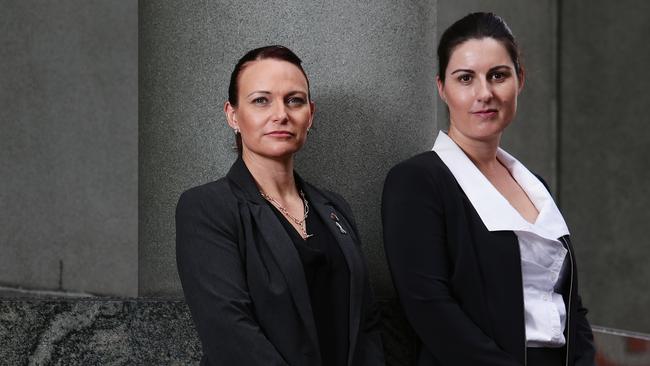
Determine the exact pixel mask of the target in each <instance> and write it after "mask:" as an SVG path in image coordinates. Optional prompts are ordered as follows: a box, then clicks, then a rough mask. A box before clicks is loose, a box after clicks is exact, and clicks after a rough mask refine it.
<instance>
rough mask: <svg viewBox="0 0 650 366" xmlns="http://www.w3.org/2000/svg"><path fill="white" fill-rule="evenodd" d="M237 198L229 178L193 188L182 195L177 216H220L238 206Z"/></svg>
mask: <svg viewBox="0 0 650 366" xmlns="http://www.w3.org/2000/svg"><path fill="white" fill-rule="evenodd" d="M236 202H237V201H236V198H235V196H234V194H233V189H232V187H231V185H230V184H229V182H228V179H227V178H225V177H224V178H221V179H218V180H216V181H213V182H210V183H206V184H202V185H199V186H196V187H192V188H190V189H188V190H186V191H184V192H183V193H181V195H180V197H179V199H178V203H177V205H176V214H177V215H178V214H190V215H202V214H211V213H212V214H219V213H223V212H224V211H227V208H230V207H235V206H236Z"/></svg>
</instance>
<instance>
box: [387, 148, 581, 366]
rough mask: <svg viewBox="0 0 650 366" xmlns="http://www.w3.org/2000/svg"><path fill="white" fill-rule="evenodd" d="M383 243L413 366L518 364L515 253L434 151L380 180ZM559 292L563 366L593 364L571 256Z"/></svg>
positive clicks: (521, 333) (522, 353)
mask: <svg viewBox="0 0 650 366" xmlns="http://www.w3.org/2000/svg"><path fill="white" fill-rule="evenodd" d="M382 220H383V224H384V246H385V250H386V255H387V258H388V262H389V265H390V270H391V274H392V277H393V282H394V284H395V287H396V289H397V292H398V295H399V298H400V301H401V303H402V306H403V307H404V311H405V312H406V315H407V318H408V320H409V322H410V323H411V326H412V327H413V329H414V330H415V332H416V333H417V335H418V338H419V342H420V343H419V350H418V362H417V364H418V365H422V366H424V365H427V366H430V365H524V364H525V359H526V334H525V320H524V300H523V287H522V278H521V259H520V254H519V245H518V241H517V237H516V235H515V234H514V233H513V232H512V231H495V232H490V231H488V229H487V228H486V227H485V225H484V224H483V222H482V221H481V218H480V216H479V215H478V213H477V212H476V211H475V209H474V207H473V206H472V204H471V202H470V201H469V199H468V198H467V196H466V195H465V193H464V192H463V191H462V190H461V188H460V186H459V185H458V183H457V181H456V179H455V178H454V176H453V174H452V173H451V171H450V170H449V169H448V168H447V166H446V165H445V164H444V163H443V161H442V160H441V159H440V157H439V156H438V155H437V154H436V153H435V152H433V151H431V152H426V153H423V154H420V155H417V156H415V157H413V158H411V159H408V160H406V161H404V162H402V163H400V164H398V165H397V166H395V167H394V168H393V169H392V170H391V171H390V172H389V173H388V176H387V178H386V182H385V184H384V192H383V199H382ZM560 240H561V241H562V242H563V243H564V245H565V246H566V247H567V249H568V250H569V254H568V255H569V257H570V266H569V270H568V272H567V273H568V276H567V277H569V278H568V280H567V281H565V282H566V286H564V287H563V288H562V295H563V297H564V301H565V305H566V308H567V320H568V321H567V324H568V326H567V327H566V329H565V337H566V339H567V345H568V352H567V364H568V365H580V366H583V365H593V364H594V347H593V337H592V333H591V328H590V326H589V323H588V322H587V319H586V317H585V314H586V313H587V310H586V309H585V308H583V307H582V304H581V301H580V296H578V278H577V270H576V264H575V256H574V252H573V248H572V247H571V242H570V241H569V238H568V236H567V237H563V238H560Z"/></svg>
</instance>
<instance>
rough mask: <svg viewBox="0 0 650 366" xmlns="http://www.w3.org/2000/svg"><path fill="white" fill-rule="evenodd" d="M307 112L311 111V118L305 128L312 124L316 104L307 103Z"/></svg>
mask: <svg viewBox="0 0 650 366" xmlns="http://www.w3.org/2000/svg"><path fill="white" fill-rule="evenodd" d="M309 110H310V111H311V117H310V118H309V126H308V127H307V128H311V125H312V124H313V123H314V112H316V104H314V102H313V101H309Z"/></svg>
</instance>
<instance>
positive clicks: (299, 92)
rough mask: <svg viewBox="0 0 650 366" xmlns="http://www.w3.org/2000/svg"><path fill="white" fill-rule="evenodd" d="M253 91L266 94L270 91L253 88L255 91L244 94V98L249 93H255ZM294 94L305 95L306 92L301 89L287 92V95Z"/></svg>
mask: <svg viewBox="0 0 650 366" xmlns="http://www.w3.org/2000/svg"><path fill="white" fill-rule="evenodd" d="M255 93H260V94H268V95H270V94H271V92H270V91H267V90H255V91H253V92H251V93H250V94H248V95H247V96H246V98H248V97H250V96H251V95H253V94H255ZM294 94H302V95H307V92H305V91H302V90H292V91H290V92H288V93H287V95H294Z"/></svg>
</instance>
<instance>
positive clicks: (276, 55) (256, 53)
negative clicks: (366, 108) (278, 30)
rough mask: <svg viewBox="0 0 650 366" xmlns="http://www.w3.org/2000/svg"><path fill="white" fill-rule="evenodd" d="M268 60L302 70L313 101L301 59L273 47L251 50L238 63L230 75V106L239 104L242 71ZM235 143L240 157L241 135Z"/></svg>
mask: <svg viewBox="0 0 650 366" xmlns="http://www.w3.org/2000/svg"><path fill="white" fill-rule="evenodd" d="M266 59H274V60H280V61H286V62H289V63H291V64H293V65H295V66H296V67H297V68H298V69H300V71H301V72H302V74H303V75H304V76H305V80H307V99H308V100H311V97H310V95H311V93H310V92H309V78H308V77H307V74H306V73H305V70H304V69H303V68H302V60H300V58H299V57H298V56H296V54H295V53H293V51H291V50H290V49H288V48H287V47H284V46H280V45H272V46H264V47H260V48H255V49H253V50H250V51H248V52H246V54H245V55H244V56H243V57H242V58H240V59H239V61H237V64H236V65H235V69H234V70H232V74H230V84H229V85H228V102H229V103H230V105H232V106H234V107H236V106H237V105H238V103H239V98H238V92H239V75H240V74H241V72H242V70H244V69H245V68H246V66H247V64H248V63H249V62H252V61H259V60H266ZM235 143H236V144H237V152H238V153H239V155H241V153H242V142H241V135H240V134H235Z"/></svg>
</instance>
